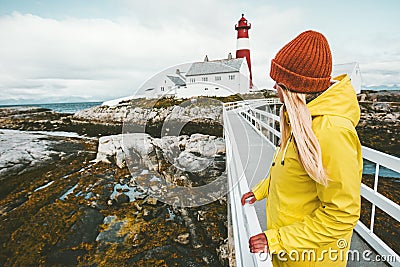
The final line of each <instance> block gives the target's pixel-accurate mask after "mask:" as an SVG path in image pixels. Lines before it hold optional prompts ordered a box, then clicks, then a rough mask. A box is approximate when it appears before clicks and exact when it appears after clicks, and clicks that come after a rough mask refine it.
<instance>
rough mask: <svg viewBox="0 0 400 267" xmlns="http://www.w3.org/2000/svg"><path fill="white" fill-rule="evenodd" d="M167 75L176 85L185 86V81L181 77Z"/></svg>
mask: <svg viewBox="0 0 400 267" xmlns="http://www.w3.org/2000/svg"><path fill="white" fill-rule="evenodd" d="M167 77H168V78H169V79H170V80H171V81H172V82H173V83H174V84H175V85H176V86H185V85H186V82H185V81H184V80H183V79H182V78H181V77H177V76H171V75H167Z"/></svg>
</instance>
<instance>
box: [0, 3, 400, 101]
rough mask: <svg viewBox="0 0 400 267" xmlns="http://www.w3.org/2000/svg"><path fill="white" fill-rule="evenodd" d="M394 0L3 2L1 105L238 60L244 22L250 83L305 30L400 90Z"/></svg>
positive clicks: (72, 96) (368, 82) (92, 94)
mask: <svg viewBox="0 0 400 267" xmlns="http://www.w3.org/2000/svg"><path fill="white" fill-rule="evenodd" d="M399 10H400V1H398V0H376V1H375V0H370V1H349V0H347V1H342V0H336V1H320V0H318V1H295V0H293V1H283V0H282V1H268V0H254V1H240V0H218V1H217V0H202V1H189V0H178V1H172V0H169V1H163V0H156V1H142V0H141V1H139V0H97V1H96V0H86V1H83V0H68V1H62V0H57V1H54V0H44V1H35V0H0V104H15V103H49V102H69V101H96V100H99V101H102V100H109V99H114V98H118V97H124V96H129V95H134V94H135V91H136V90H137V89H138V88H139V87H140V85H141V84H142V83H144V82H145V81H146V79H148V78H150V77H151V76H152V75H154V74H156V73H157V72H159V71H162V70H163V69H165V68H168V67H171V66H173V65H177V64H181V63H186V62H193V61H201V60H203V58H204V56H205V55H206V54H207V55H208V57H209V59H210V60H213V59H222V58H226V57H227V55H228V53H229V52H232V54H233V55H234V54H235V50H236V31H235V30H234V25H235V23H237V21H238V20H239V19H240V17H241V14H242V13H244V14H245V17H246V18H247V19H248V20H249V22H251V24H252V29H251V30H250V45H251V57H252V58H251V59H252V67H253V80H254V83H255V84H256V85H257V86H258V87H259V88H264V87H271V86H272V81H271V79H270V78H269V75H268V74H269V66H270V61H271V59H272V58H273V57H274V56H275V54H276V53H277V52H278V50H279V49H280V48H281V47H282V46H283V45H284V44H286V43H287V42H288V41H290V40H291V39H293V38H294V37H295V36H296V35H298V34H299V33H301V32H302V31H305V30H309V29H313V30H317V31H320V32H322V33H323V34H324V35H325V36H326V37H327V39H328V41H329V43H330V45H331V50H332V53H333V60H334V63H336V64H338V63H346V62H353V61H356V62H359V63H360V68H361V72H362V79H363V86H364V87H367V86H393V85H395V86H397V87H400V30H399V29H398V25H400V16H399V14H398V11H399Z"/></svg>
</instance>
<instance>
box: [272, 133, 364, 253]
mask: <svg viewBox="0 0 400 267" xmlns="http://www.w3.org/2000/svg"><path fill="white" fill-rule="evenodd" d="M317 138H318V140H319V143H320V146H321V150H322V161H323V165H324V167H325V170H326V172H327V174H328V176H329V181H328V185H327V186H326V187H325V186H323V185H321V184H318V183H316V190H317V195H318V198H319V200H320V202H321V204H320V206H319V208H318V209H316V210H315V212H313V213H312V214H311V215H307V216H305V217H304V220H303V221H300V222H296V223H294V224H291V225H287V226H284V227H280V228H278V229H270V230H267V231H265V234H266V236H267V239H268V245H269V248H270V251H271V252H273V251H275V252H278V251H280V250H286V251H290V250H292V249H296V250H304V249H318V248H319V247H322V246H326V245H328V244H330V243H332V242H336V241H337V240H338V239H340V238H342V237H344V236H345V235H346V234H348V233H349V232H351V231H352V230H353V228H354V226H355V225H356V223H357V221H358V219H359V216H360V184H361V173H362V157H361V145H360V142H359V140H358V137H357V134H356V132H355V131H354V130H350V129H347V128H345V127H330V128H329V129H325V130H321V131H320V132H319V134H318V135H317Z"/></svg>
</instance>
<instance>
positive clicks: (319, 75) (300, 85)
mask: <svg viewBox="0 0 400 267" xmlns="http://www.w3.org/2000/svg"><path fill="white" fill-rule="evenodd" d="M331 73H332V55H331V50H330V48H329V44H328V41H327V40H326V38H325V37H324V36H323V35H322V34H321V33H319V32H315V31H305V32H303V33H301V34H299V35H298V36H297V37H296V38H294V39H293V40H292V41H290V42H289V43H288V44H286V45H285V46H284V47H283V48H282V49H281V50H279V52H278V53H277V54H276V56H275V58H274V59H273V60H272V61H271V72H270V76H271V78H272V79H273V80H274V81H276V82H278V83H282V84H284V85H285V86H286V87H287V89H288V90H290V91H294V92H299V93H317V92H322V91H325V90H326V89H328V87H329V86H330V80H331Z"/></svg>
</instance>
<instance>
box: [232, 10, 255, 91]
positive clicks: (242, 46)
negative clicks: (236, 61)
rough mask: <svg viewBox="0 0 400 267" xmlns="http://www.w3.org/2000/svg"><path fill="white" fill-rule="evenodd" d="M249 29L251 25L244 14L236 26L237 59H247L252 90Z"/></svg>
mask: <svg viewBox="0 0 400 267" xmlns="http://www.w3.org/2000/svg"><path fill="white" fill-rule="evenodd" d="M249 29H251V24H250V23H248V21H247V19H246V18H245V17H244V14H242V17H241V19H240V20H239V21H238V24H236V25H235V30H237V45H236V58H246V61H247V66H248V67H249V72H250V85H249V86H250V88H253V79H252V77H253V76H252V73H251V60H250V42H249Z"/></svg>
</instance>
